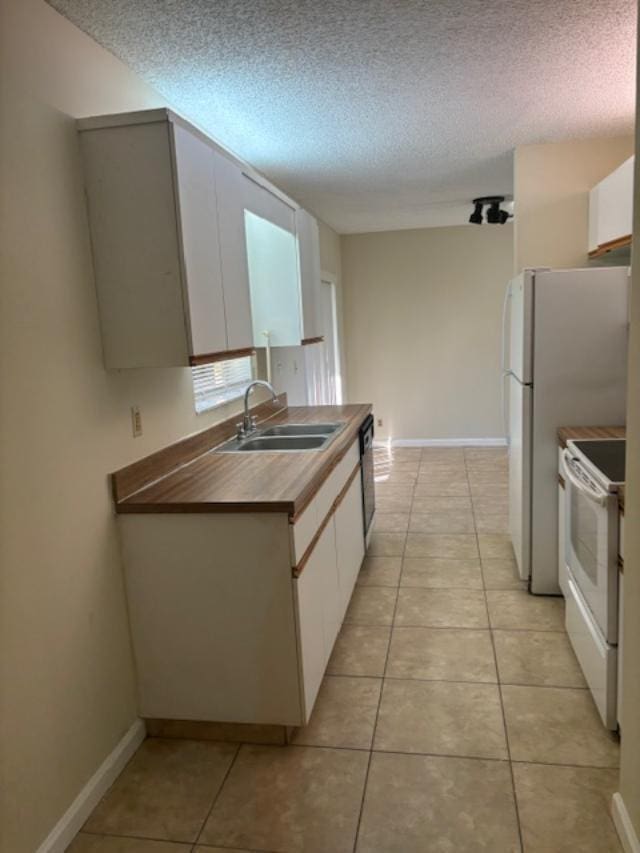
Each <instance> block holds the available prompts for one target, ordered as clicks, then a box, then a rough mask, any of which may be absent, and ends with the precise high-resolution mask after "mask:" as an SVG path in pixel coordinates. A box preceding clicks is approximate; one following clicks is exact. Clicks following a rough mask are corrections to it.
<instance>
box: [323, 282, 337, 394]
mask: <svg viewBox="0 0 640 853" xmlns="http://www.w3.org/2000/svg"><path fill="white" fill-rule="evenodd" d="M319 307H320V333H321V335H322V336H323V337H324V358H325V404H326V405H328V406H340V405H342V375H341V371H340V345H339V339H338V309H337V301H336V284H335V281H331V280H330V279H329V278H327V277H323V279H322V282H321V284H320V306H319Z"/></svg>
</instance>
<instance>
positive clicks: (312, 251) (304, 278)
mask: <svg viewBox="0 0 640 853" xmlns="http://www.w3.org/2000/svg"><path fill="white" fill-rule="evenodd" d="M296 232H297V237H298V258H299V264H300V294H301V300H302V339H303V340H309V339H311V338H317V337H320V336H321V334H322V333H321V330H320V285H321V282H320V234H319V231H318V223H317V222H316V220H315V219H314V217H313V216H311V214H310V213H307V211H306V210H303V209H302V208H298V210H296Z"/></svg>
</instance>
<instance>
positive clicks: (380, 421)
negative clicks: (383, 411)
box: [378, 418, 382, 427]
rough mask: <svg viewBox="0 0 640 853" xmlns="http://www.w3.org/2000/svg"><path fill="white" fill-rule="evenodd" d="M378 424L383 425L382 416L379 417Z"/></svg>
mask: <svg viewBox="0 0 640 853" xmlns="http://www.w3.org/2000/svg"><path fill="white" fill-rule="evenodd" d="M378 426H379V427H381V426H382V418H378Z"/></svg>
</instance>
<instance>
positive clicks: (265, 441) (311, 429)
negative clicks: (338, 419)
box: [218, 423, 344, 453]
mask: <svg viewBox="0 0 640 853" xmlns="http://www.w3.org/2000/svg"><path fill="white" fill-rule="evenodd" d="M343 426H344V424H342V423H336V424H281V425H280V426H277V425H276V426H272V427H267V428H266V429H258V430H256V431H255V432H253V433H251V435H248V436H246V437H244V438H232V439H231V441H227V442H226V444H223V445H222V447H219V448H218V452H220V453H249V452H251V451H258V452H259V451H263V452H271V453H285V452H289V453H295V452H296V451H298V452H299V451H301V450H323V449H324V448H325V447H326V446H327V445H328V444H329V443H330V442H331V441H333V439H334V438H335V437H336V434H337V433H338V432H339V431H340V430H341V429H342V427H343Z"/></svg>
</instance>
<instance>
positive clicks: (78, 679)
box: [0, 0, 339, 853]
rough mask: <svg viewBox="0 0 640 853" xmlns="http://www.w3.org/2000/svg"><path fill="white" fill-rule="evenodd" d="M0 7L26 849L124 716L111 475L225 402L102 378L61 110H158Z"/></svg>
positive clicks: (33, 15)
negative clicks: (136, 434) (136, 410)
mask: <svg viewBox="0 0 640 853" xmlns="http://www.w3.org/2000/svg"><path fill="white" fill-rule="evenodd" d="M1 6H2V20H1V22H0V32H1V33H2V36H3V41H2V44H1V45H0V54H1V57H2V69H1V77H2V102H1V106H2V139H1V146H2V167H3V172H2V176H1V178H0V186H1V187H2V241H3V245H2V249H3V252H4V253H5V254H4V259H3V269H2V288H3V290H2V294H1V298H2V305H1V311H0V323H1V327H0V341H1V347H2V351H1V353H0V365H1V367H0V370H1V371H2V372H1V375H0V380H1V389H0V390H1V399H0V411H1V413H2V442H1V444H0V453H1V454H2V457H1V459H0V470H1V471H2V481H1V492H0V497H1V500H2V503H1V510H2V512H1V516H0V522H1V525H2V527H1V531H0V542H1V548H2V552H1V557H2V562H1V572H2V573H1V575H0V593H1V594H0V607H1V608H2V610H1V613H0V632H1V634H0V655H1V658H0V665H1V671H0V675H1V682H0V683H1V684H2V689H1V690H0V703H1V704H0V774H1V777H0V789H2V792H3V793H2V796H1V797H0V850H2V851H3V853H4V851H7V853H31V851H33V850H35V848H36V847H37V846H38V844H39V843H40V842H41V841H42V840H43V838H44V837H45V836H46V835H47V833H48V832H49V831H50V830H51V828H52V827H53V825H54V824H55V822H56V821H57V820H58V819H59V818H60V816H61V815H62V813H63V812H64V811H65V809H66V808H67V807H68V806H69V805H70V803H71V802H72V800H73V799H74V797H75V796H76V795H77V794H78V792H79V790H80V789H81V787H82V786H83V785H84V784H85V782H86V781H87V780H88V779H89V777H90V776H91V775H92V774H93V773H94V771H95V770H96V769H97V767H98V766H99V765H100V763H101V762H102V761H103V760H104V758H105V757H106V756H107V755H108V754H109V753H110V752H111V750H112V749H113V748H114V746H115V745H116V743H117V742H118V740H119V739H120V738H121V737H122V735H123V734H124V733H125V732H126V730H127V729H128V727H129V726H130V725H131V723H132V722H133V721H134V719H135V716H136V705H135V692H134V691H135V684H134V669H133V663H132V657H131V650H130V640H129V631H128V624H127V614H126V603H125V598H124V592H123V582H122V572H121V562H120V554H119V546H118V539H117V535H116V525H115V519H114V516H113V511H112V503H111V498H110V494H109V487H108V481H107V475H108V473H109V472H111V471H113V470H115V469H117V468H119V467H121V466H122V465H125V464H127V463H128V462H131V461H133V460H134V459H137V458H139V457H141V456H144V455H145V454H147V453H149V452H151V451H153V450H156V449H157V448H159V447H162V446H164V445H166V444H167V443H170V442H172V441H174V440H176V439H177V438H179V437H181V436H184V435H186V434H188V433H191V432H194V431H197V430H200V429H203V428H205V427H207V426H208V425H210V424H211V423H213V422H214V421H215V420H219V419H220V418H223V417H228V416H229V415H230V414H231V413H232V411H233V410H235V409H237V408H238V407H237V406H233V407H226V408H225V409H221V410H217V412H216V413H210V414H208V415H201V416H196V415H195V413H194V408H193V395H192V388H191V380H190V372H189V370H182V369H174V370H146V371H142V370H138V371H112V372H106V371H105V370H104V369H103V366H102V357H101V348H100V334H99V328H98V315H97V308H96V298H95V292H94V285H93V275H92V269H91V255H90V246H89V235H88V231H87V220H86V213H85V205H84V198H83V188H82V175H81V169H80V160H79V152H78V141H77V137H76V132H75V127H74V121H73V118H72V117H77V116H81V115H90V114H99V113H103V112H116V111H125V110H137V109H144V108H147V107H156V106H161V105H162V104H163V100H162V98H161V97H160V96H159V95H158V94H157V93H156V92H155V91H153V90H152V89H151V88H149V87H148V86H147V85H145V84H144V83H143V82H142V81H141V80H140V79H139V78H138V77H136V76H135V75H134V74H133V73H132V72H131V71H130V70H129V69H127V68H126V67H125V66H124V65H122V64H121V63H120V62H119V61H118V60H116V59H115V58H114V57H113V56H112V55H111V54H109V53H107V52H106V51H104V50H103V49H102V48H100V47H99V46H98V45H96V44H95V42H93V41H92V40H91V39H89V38H88V37H86V36H85V35H83V34H82V33H81V32H80V31H79V30H78V29H76V28H75V27H73V26H72V25H71V24H70V23H68V22H67V21H66V20H65V19H64V18H62V17H61V16H59V15H58V14H57V13H56V12H54V11H53V10H52V9H51V8H50V7H49V6H47V5H46V4H45V3H44V2H42V0H3V2H2V4H1ZM336 240H337V238H336V237H335V235H333V236H332V232H330V230H327V229H323V242H322V247H323V249H322V250H323V259H324V260H325V261H326V264H327V265H331V267H335V266H336V264H337V263H338V261H339V258H338V259H336V258H337V256H336V250H335V244H336ZM338 272H339V268H338ZM133 404H137V405H139V406H140V408H141V413H142V420H143V427H144V435H143V436H142V437H141V438H138V439H133V438H132V435H131V425H130V414H129V408H130V406H131V405H133Z"/></svg>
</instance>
